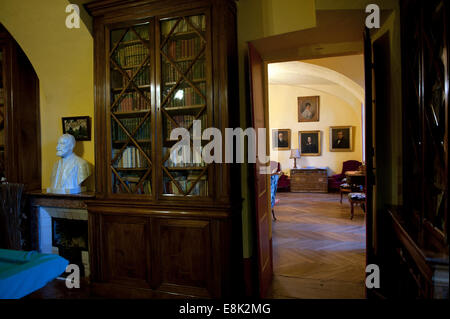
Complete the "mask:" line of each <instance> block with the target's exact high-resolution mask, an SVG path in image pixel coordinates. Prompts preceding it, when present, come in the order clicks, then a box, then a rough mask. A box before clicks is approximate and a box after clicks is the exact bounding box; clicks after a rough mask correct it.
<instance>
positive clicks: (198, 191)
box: [163, 173, 208, 196]
mask: <svg viewBox="0 0 450 319" xmlns="http://www.w3.org/2000/svg"><path fill="white" fill-rule="evenodd" d="M198 174H200V173H190V174H188V175H185V176H178V177H175V178H174V179H175V181H176V182H175V181H172V180H171V179H170V178H166V177H165V178H164V187H163V192H164V194H173V195H184V194H185V192H187V191H188V190H189V189H190V188H191V187H193V188H192V190H191V191H190V192H189V193H188V194H187V195H194V196H208V179H207V176H206V175H203V176H202V177H200V179H199V180H198V181H197V182H195V181H196V180H197V178H198ZM176 183H178V185H179V186H180V188H181V191H180V189H179V188H178V187H177V185H176ZM194 183H195V184H194ZM192 185H194V186H192Z"/></svg>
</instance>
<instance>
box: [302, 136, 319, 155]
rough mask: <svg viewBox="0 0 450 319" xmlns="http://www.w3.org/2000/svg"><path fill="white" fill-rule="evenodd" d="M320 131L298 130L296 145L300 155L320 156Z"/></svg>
mask: <svg viewBox="0 0 450 319" xmlns="http://www.w3.org/2000/svg"><path fill="white" fill-rule="evenodd" d="M320 141H321V139H320V131H300V132H298V145H299V148H300V152H301V155H302V156H320V154H321V148H320Z"/></svg>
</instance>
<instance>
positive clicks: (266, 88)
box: [247, 35, 372, 297]
mask: <svg viewBox="0 0 450 319" xmlns="http://www.w3.org/2000/svg"><path fill="white" fill-rule="evenodd" d="M361 40H362V42H363V43H364V37H363V35H362V39H361ZM248 44H252V41H249V42H248ZM254 48H255V47H254ZM255 49H256V51H257V52H258V53H259V54H260V56H261V58H262V61H263V72H264V86H263V89H264V118H265V123H266V124H265V125H266V154H270V125H269V124H270V122H269V81H268V65H269V64H271V63H279V62H291V61H300V60H304V59H320V58H329V57H336V56H348V55H356V54H363V56H364V59H365V53H364V52H347V51H343V52H341V53H339V54H332V55H320V54H317V55H315V56H308V57H301V56H299V57H298V58H296V59H293V58H292V57H289V58H282V59H281V58H280V59H266V58H264V55H262V54H261V53H260V52H259V51H258V50H257V48H255ZM249 68H250V63H249V65H248V67H247V70H248V72H249V76H248V78H250V73H251V72H250V70H249ZM364 71H366V70H364ZM366 89H367V88H366ZM366 89H365V90H364V91H365V92H366ZM251 95H252V89H251V86H250V87H249V94H248V96H249V98H250V99H251ZM249 108H250V109H251V112H252V113H253V111H254V110H253V105H252V103H249ZM362 110H363V112H364V114H366V113H367V105H366V103H363V105H362ZM366 119H367V115H366ZM362 123H363V119H362V118H361V128H362ZM364 129H365V132H364V134H363V138H364V139H365V140H364V141H363V142H364V143H365V146H366V147H365V148H363V149H362V151H363V154H362V157H363V158H365V159H366V161H367V156H368V153H367V149H368V146H367V123H365V125H364ZM267 178H268V182H267V183H266V185H267V187H266V192H267V194H270V192H271V190H270V178H269V176H268V177H267ZM251 187H252V190H253V192H254V194H256V193H257V190H256V187H255V182H254V183H253V185H252V186H251ZM366 189H367V177H366ZM267 197H268V198H267V200H268V206H267V207H270V206H271V203H270V196H267ZM366 207H367V204H366ZM269 213H270V211H269ZM254 217H255V216H254ZM253 220H254V222H253V223H254V226H255V227H258V225H257V220H256V218H254V219H253ZM270 221H271V222H270V223H269V234H270V238H269V242H270V254H271V256H270V259H271V260H270V262H272V263H273V258H272V257H273V243H272V220H270ZM370 225H372V224H370ZM365 227H366V234H365V235H366V251H365V253H366V265H367V264H368V260H367V254H368V249H369V246H368V243H367V238H368V224H367V218H366V221H365ZM253 238H255V239H256V243H255V245H254V246H255V247H256V253H254V254H253V257H252V258H253V259H256V260H254V262H253V263H252V265H253V271H252V273H253V274H256V275H255V276H254V278H259V277H258V275H259V273H260V269H259V263H258V258H259V256H258V247H259V242H258V240H259V239H258V235H257V234H255V235H254V236H253ZM272 278H273V267H272ZM259 288H260V287H259V284H258V283H255V284H253V287H252V288H251V290H252V291H253V294H254V295H258V293H259ZM366 297H367V295H366Z"/></svg>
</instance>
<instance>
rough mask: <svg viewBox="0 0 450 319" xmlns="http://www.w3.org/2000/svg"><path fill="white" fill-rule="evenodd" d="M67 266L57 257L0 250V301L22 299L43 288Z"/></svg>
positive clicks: (30, 252)
mask: <svg viewBox="0 0 450 319" xmlns="http://www.w3.org/2000/svg"><path fill="white" fill-rule="evenodd" d="M68 264H69V262H68V261H67V260H66V259H64V258H62V257H60V256H58V255H52V254H40V253H38V252H36V251H19V250H7V249H0V299H18V298H22V297H24V296H26V295H28V294H30V293H32V292H33V291H35V290H38V289H40V288H42V287H44V286H45V285H46V284H47V283H48V282H49V281H51V280H53V279H55V278H56V277H58V276H59V275H60V274H62V273H63V272H64V271H65V270H66V267H67V265H68Z"/></svg>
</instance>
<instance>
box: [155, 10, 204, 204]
mask: <svg viewBox="0 0 450 319" xmlns="http://www.w3.org/2000/svg"><path fill="white" fill-rule="evenodd" d="M159 23H160V25H159V28H160V49H159V55H160V65H161V70H160V74H161V78H160V85H161V87H160V89H161V90H160V109H161V113H160V114H161V117H162V118H161V122H162V125H161V129H162V132H161V138H162V154H161V157H162V160H161V167H160V170H161V174H162V183H163V185H162V193H163V194H165V195H174V196H208V166H207V165H206V164H205V163H204V162H203V160H202V156H201V141H199V143H200V144H199V147H194V139H195V138H197V139H200V137H199V136H195V137H194V136H193V127H194V121H198V122H196V125H201V128H202V129H204V128H206V127H207V126H208V116H210V115H209V114H208V109H209V105H208V104H209V101H208V94H207V92H208V89H209V79H208V76H207V74H208V69H209V66H208V59H207V37H206V16H205V15H204V14H201V15H192V16H184V17H177V18H171V19H162V20H160V22H159ZM175 128H184V129H186V130H187V131H188V132H189V133H190V134H189V143H190V151H186V148H183V147H178V148H176V149H175V148H174V147H173V146H174V145H175V143H176V142H177V140H171V138H170V135H171V132H172V130H173V129H175Z"/></svg>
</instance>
